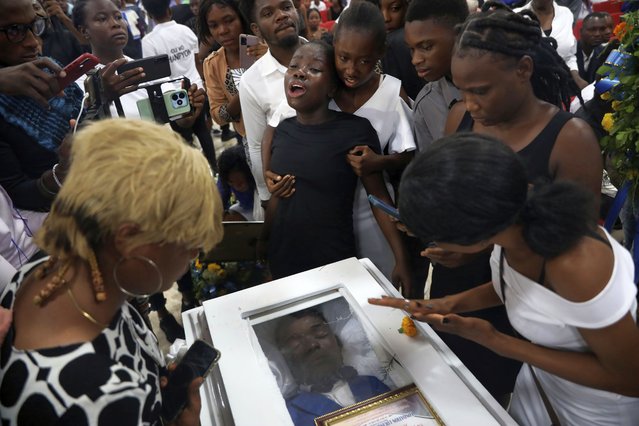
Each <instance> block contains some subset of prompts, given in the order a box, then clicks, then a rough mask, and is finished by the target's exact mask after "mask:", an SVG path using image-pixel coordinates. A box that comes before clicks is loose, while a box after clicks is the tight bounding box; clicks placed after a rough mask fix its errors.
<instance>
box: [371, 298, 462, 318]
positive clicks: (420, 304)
mask: <svg viewBox="0 0 639 426" xmlns="http://www.w3.org/2000/svg"><path fill="white" fill-rule="evenodd" d="M451 302H452V301H451V299H450V298H448V297H444V298H441V299H429V300H428V299H427V300H424V299H400V298H398V297H388V296H386V295H382V297H381V298H374V297H373V298H370V299H368V303H370V304H371V305H377V306H386V307H389V308H396V309H401V310H403V311H404V312H406V313H407V314H409V315H411V316H413V317H414V318H415V319H417V320H419V321H422V317H424V316H425V315H430V314H442V315H446V314H449V313H451V312H452V303H451Z"/></svg>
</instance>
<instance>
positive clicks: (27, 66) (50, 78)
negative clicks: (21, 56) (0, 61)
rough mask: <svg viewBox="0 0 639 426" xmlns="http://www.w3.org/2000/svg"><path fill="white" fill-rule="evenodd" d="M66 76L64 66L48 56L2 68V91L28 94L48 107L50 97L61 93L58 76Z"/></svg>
mask: <svg viewBox="0 0 639 426" xmlns="http://www.w3.org/2000/svg"><path fill="white" fill-rule="evenodd" d="M45 68H46V69H47V70H48V71H45ZM65 76H66V73H65V72H64V71H63V70H62V68H60V67H59V66H58V65H57V64H55V63H54V62H53V61H52V60H50V59H48V58H39V59H36V60H35V61H30V62H25V63H24V64H20V65H15V66H12V67H3V68H0V93H3V94H5V95H10V96H28V97H30V98H33V99H35V100H36V101H37V102H38V103H39V104H40V105H42V106H43V107H45V108H48V107H49V99H51V98H52V97H54V96H56V95H58V94H60V93H61V89H60V86H59V85H58V80H57V78H58V77H65Z"/></svg>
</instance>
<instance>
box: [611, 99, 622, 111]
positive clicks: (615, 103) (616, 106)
mask: <svg viewBox="0 0 639 426" xmlns="http://www.w3.org/2000/svg"><path fill="white" fill-rule="evenodd" d="M620 105H621V102H620V101H612V109H613V110H614V111H619V106H620Z"/></svg>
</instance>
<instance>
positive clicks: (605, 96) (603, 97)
mask: <svg viewBox="0 0 639 426" xmlns="http://www.w3.org/2000/svg"><path fill="white" fill-rule="evenodd" d="M599 97H600V98H601V100H602V101H609V100H610V98H611V96H610V92H604V93H602V94H601V95H599Z"/></svg>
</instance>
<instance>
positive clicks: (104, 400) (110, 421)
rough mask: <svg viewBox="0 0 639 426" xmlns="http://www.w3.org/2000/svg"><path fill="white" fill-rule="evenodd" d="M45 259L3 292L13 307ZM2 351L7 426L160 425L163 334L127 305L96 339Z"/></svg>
mask: <svg viewBox="0 0 639 426" xmlns="http://www.w3.org/2000/svg"><path fill="white" fill-rule="evenodd" d="M44 260H46V259H42V260H39V261H37V262H33V263H30V264H27V265H25V266H24V267H23V268H22V269H21V270H20V271H19V272H18V274H16V276H15V277H14V279H13V281H11V283H10V284H9V285H8V286H7V288H6V289H5V290H4V292H3V294H2V296H0V306H2V307H4V308H11V307H12V306H13V303H14V300H15V294H16V291H17V289H18V288H19V286H20V283H21V282H22V280H23V279H24V278H25V276H26V275H27V274H28V273H29V272H30V271H31V270H32V269H33V268H35V267H36V266H38V265H39V264H40V263H42V262H43V261H44ZM13 341H14V332H13V329H11V330H10V331H9V334H8V335H7V337H6V339H5V341H4V344H3V345H2V349H1V351H0V420H1V422H2V426H5V425H7V426H8V425H50V424H56V425H60V424H62V425H73V426H81V425H96V426H102V425H117V426H125V425H155V424H160V409H161V404H162V400H161V395H160V383H159V371H160V368H161V367H162V366H163V361H162V357H161V355H160V350H159V348H158V344H157V340H156V338H155V336H154V335H153V333H152V332H151V331H150V330H149V329H148V328H147V326H146V325H145V323H144V321H143V320H142V317H141V316H140V315H139V313H138V312H137V311H136V310H135V309H134V308H133V307H132V306H130V305H129V304H128V303H125V304H124V305H123V306H122V308H121V309H120V311H119V313H118V314H117V315H116V316H115V317H114V319H113V320H112V321H111V324H110V325H109V327H108V328H106V329H104V330H103V331H102V333H100V335H98V336H97V337H96V338H95V339H94V340H93V341H91V342H85V343H79V344H73V345H68V346H60V347H55V348H48V349H39V350H26V351H24V350H19V349H16V348H14V347H13Z"/></svg>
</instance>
